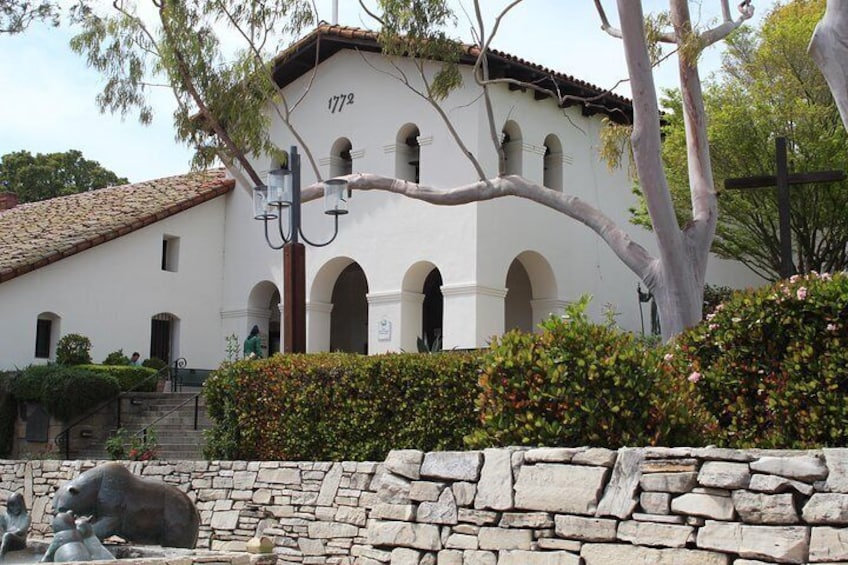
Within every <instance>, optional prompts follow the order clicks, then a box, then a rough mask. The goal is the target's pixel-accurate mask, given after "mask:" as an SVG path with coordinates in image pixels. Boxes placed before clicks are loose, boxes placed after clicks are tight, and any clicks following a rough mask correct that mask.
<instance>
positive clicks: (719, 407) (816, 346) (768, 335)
mask: <svg viewBox="0 0 848 565" xmlns="http://www.w3.org/2000/svg"><path fill="white" fill-rule="evenodd" d="M672 362H673V364H674V367H675V369H676V371H677V375H678V379H689V380H690V381H691V382H693V383H695V384H696V386H695V390H696V391H697V393H698V395H699V397H700V400H701V402H702V403H703V405H704V406H705V407H706V408H707V410H709V412H710V413H711V414H712V415H713V416H714V418H715V419H716V420H717V421H718V426H717V427H716V428H715V436H714V437H713V438H712V440H713V441H714V442H716V443H719V444H721V445H732V446H735V447H753V446H757V447H780V448H808V447H817V446H826V445H846V444H848V403H846V402H845V395H846V393H848V276H846V275H845V274H837V275H833V276H830V275H820V276H819V275H816V274H811V275H807V276H795V277H792V278H791V279H789V280H787V281H781V282H778V283H776V284H774V285H771V286H767V287H764V288H761V289H757V290H752V291H746V292H739V293H735V294H734V295H733V296H732V297H731V298H730V299H729V300H728V301H727V302H725V303H724V304H723V305H721V306H719V307H717V309H716V310H715V312H714V313H713V314H711V315H708V316H707V320H706V321H704V322H703V323H701V324H700V325H698V326H697V327H695V328H692V329H691V330H689V331H687V332H685V333H684V334H682V335H680V336H679V337H678V338H677V339H676V340H675V344H674V359H673V361H672Z"/></svg>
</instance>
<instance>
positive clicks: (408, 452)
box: [383, 449, 424, 480]
mask: <svg viewBox="0 0 848 565" xmlns="http://www.w3.org/2000/svg"><path fill="white" fill-rule="evenodd" d="M423 460H424V452H423V451H419V450H418V449H393V450H391V451H389V454H388V455H387V456H386V461H385V462H384V463H383V465H385V467H386V469H387V470H389V471H391V472H392V473H394V474H396V475H400V476H401V477H406V478H407V479H413V480H417V479H418V478H419V477H420V476H421V473H420V471H421V462H422V461H423Z"/></svg>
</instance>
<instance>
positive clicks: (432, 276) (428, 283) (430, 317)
mask: <svg viewBox="0 0 848 565" xmlns="http://www.w3.org/2000/svg"><path fill="white" fill-rule="evenodd" d="M421 292H422V293H423V294H424V302H423V303H422V304H421V322H422V323H421V326H422V327H421V335H422V336H423V338H424V340H425V342H426V344H427V345H428V346H429V347H430V348H431V349H432V348H433V346H434V344H438V348H439V349H441V342H442V328H443V327H444V326H443V324H444V303H445V299H444V297H443V296H442V273H440V272H439V269H433V270H432V271H430V273H429V274H428V275H427V278H426V279H424V288H423V289H422V291H421Z"/></svg>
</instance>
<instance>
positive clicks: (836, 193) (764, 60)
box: [663, 0, 848, 279]
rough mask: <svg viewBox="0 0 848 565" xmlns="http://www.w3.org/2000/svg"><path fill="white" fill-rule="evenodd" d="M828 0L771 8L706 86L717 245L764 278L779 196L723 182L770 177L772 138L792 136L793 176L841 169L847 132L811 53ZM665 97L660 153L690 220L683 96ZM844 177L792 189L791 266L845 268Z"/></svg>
mask: <svg viewBox="0 0 848 565" xmlns="http://www.w3.org/2000/svg"><path fill="white" fill-rule="evenodd" d="M824 8H825V1H824V0H795V1H793V2H790V3H788V4H782V5H778V6H777V7H775V8H774V9H773V10H772V11H771V12H770V13H769V14H768V15H767V16H766V17H765V18H764V20H763V23H762V25H761V27H760V28H759V29H757V30H753V29H744V30H740V31H739V32H737V33H736V34H734V35H733V36H731V37H730V38H729V39H728V44H727V49H726V50H725V54H724V57H723V64H722V68H721V69H720V71H719V72H718V73H716V74H715V75H714V76H713V77H712V78H711V80H709V81H708V82H707V83H706V88H705V100H706V110H707V114H708V116H709V124H708V134H709V139H710V150H711V153H712V157H713V162H714V167H713V172H714V177H715V183H716V190H718V191H719V192H720V196H719V199H718V200H719V212H720V213H719V219H718V225H717V231H716V239H715V241H714V244H713V250H714V251H715V252H716V253H718V254H719V255H721V256H724V257H729V258H732V259H736V260H739V261H741V262H743V263H744V264H746V265H747V266H748V267H750V268H751V269H752V270H753V271H754V272H756V273H757V274H759V275H760V276H762V277H764V278H767V279H776V278H778V277H779V273H780V271H781V260H780V244H779V243H780V238H779V234H778V231H779V230H778V226H777V218H778V210H777V193H776V191H775V190H774V189H767V188H766V189H760V190H725V191H722V190H721V188H722V187H723V185H724V181H725V179H727V178H733V177H750V176H758V175H764V174H770V173H771V172H772V171H773V170H774V167H775V153H774V138H775V137H780V136H782V137H786V138H788V140H789V141H790V144H789V161H790V162H791V164H792V167H793V169H794V172H810V171H822V170H831V169H844V168H845V166H846V162H845V156H846V155H848V132H846V131H845V128H844V127H843V126H842V123H841V121H840V117H839V112H838V110H837V108H836V106H835V105H834V103H833V98H832V96H831V94H830V92H829V90H828V86H827V84H826V82H825V79H824V77H822V75H821V74H820V73H819V71H818V70H817V69H816V67H815V64H814V62H813V60H812V59H811V58H810V57H808V56H807V53H806V51H807V44H808V43H809V38H810V36H811V35H812V33H813V28H814V27H815V26H816V23H817V22H818V20H819V19H820V18H821V17H822V14H823V13H824ZM668 94H669V95H668V96H667V97H666V98H665V100H664V101H663V106H664V110H665V120H664V121H665V124H666V125H665V127H664V133H665V139H664V143H663V157H664V160H665V163H666V167H667V170H668V173H669V178H670V180H671V186H672V196H673V198H674V201H675V205H676V208H677V210H678V216H679V218H680V221H681V222H682V223H685V222H686V221H688V217H687V215H686V211H687V210H688V190H687V187H686V179H687V164H686V140H685V136H684V125H683V119H682V109H681V104H682V101H681V98H680V95H679V92H671V93H668ZM846 208H848V183H845V182H841V183H828V184H818V185H808V186H805V187H803V188H801V187H799V188H795V189H793V195H792V205H791V220H792V221H791V224H792V239H793V243H794V253H793V255H794V262H795V264H796V265H797V268H798V270H799V271H800V272H808V271H810V270H817V271H822V272H831V271H839V270H843V269H845V268H848V223H846V222H845V217H844V215H845V209H846Z"/></svg>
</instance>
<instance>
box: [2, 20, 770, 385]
mask: <svg viewBox="0 0 848 565" xmlns="http://www.w3.org/2000/svg"><path fill="white" fill-rule="evenodd" d="M470 61H472V59H471V57H469V58H468V60H467V61H466V62H470ZM316 64H317V65H318V70H317V72H314V65H316ZM489 64H490V66H491V72H492V76H507V77H515V78H519V79H522V80H526V81H532V80H539V81H547V84H548V85H550V86H554V84H553V83H555V86H556V87H557V88H559V89H560V91H562V92H564V93H571V94H574V95H576V96H581V97H588V96H599V98H597V100H595V102H594V103H591V104H580V103H576V104H574V105H571V106H569V107H565V108H563V107H559V105H558V104H557V102H556V101H555V100H553V99H551V98H544V97H542V96H539V95H536V94H534V92H532V91H522V90H521V89H514V88H510V87H509V86H508V85H506V84H504V85H502V86H498V87H497V88H496V89H495V90H494V92H493V96H492V102H493V106H494V114H495V121H496V123H497V124H498V127H499V128H500V129H501V131H502V136H503V140H504V147H505V150H506V154H507V166H508V172H514V173H520V174H522V175H524V176H525V177H527V178H529V179H531V180H534V181H536V182H538V183H542V184H544V185H545V186H547V187H549V188H551V189H553V190H562V191H566V192H568V193H572V194H575V195H577V196H579V197H581V198H583V199H584V200H586V201H588V202H589V203H591V204H593V205H595V206H598V207H599V208H601V209H602V210H603V211H604V212H605V213H606V214H607V215H608V216H610V217H611V218H612V219H614V220H615V221H617V222H620V223H621V224H625V225H626V224H627V223H628V215H629V213H628V207H630V206H632V205H633V204H634V202H633V197H632V195H631V191H630V188H631V182H630V180H629V179H628V178H627V174H626V170H613V171H611V170H609V169H608V168H607V165H606V164H605V163H604V162H603V161H601V160H600V159H599V156H598V147H599V144H600V139H599V132H600V130H601V123H602V118H604V117H605V116H609V117H610V118H612V119H619V120H620V119H622V118H623V119H628V118H627V117H628V116H629V115H630V113H631V110H630V105H629V101H628V100H626V99H624V98H621V97H618V96H615V95H610V94H603V93H602V91H601V90H600V89H599V88H597V87H594V86H592V85H590V84H587V83H585V82H582V81H580V80H578V79H575V78H573V77H570V76H567V75H564V74H559V73H556V72H553V71H551V70H548V69H545V68H542V67H539V66H537V65H534V64H532V63H529V62H527V61H524V60H521V59H518V58H515V57H513V56H510V55H508V54H505V53H500V52H494V53H493V54H492V55H491V56H490V57H489ZM393 65H397V67H398V68H401V69H407V70H411V62H410V61H408V60H403V59H396V60H393V61H389V60H388V59H387V58H386V57H384V56H383V55H382V54H381V53H380V50H379V47H378V44H377V42H376V35H375V34H374V33H372V32H368V31H363V30H358V29H353V28H348V27H341V26H330V25H322V26H320V27H318V28H317V29H316V30H315V31H313V32H312V33H311V34H310V35H308V36H307V37H305V38H303V39H302V40H301V41H299V42H298V43H296V44H295V45H294V46H293V47H292V48H290V49H289V50H288V51H287V52H286V53H285V54H283V55H281V56H280V57H279V58H278V67H277V70H276V75H275V76H276V77H278V80H279V82H280V85H281V86H282V87H283V88H284V91H285V93H286V95H287V96H288V97H290V98H292V99H296V98H299V97H300V96H301V95H302V94H303V93H304V92H306V91H307V89H308V92H307V94H306V97H305V99H304V100H303V102H302V103H301V105H300V106H299V107H298V108H297V110H296V112H295V113H294V115H293V116H292V121H293V123H294V124H295V126H296V127H297V128H298V130H299V132H300V133H301V135H302V137H303V141H304V143H305V144H306V145H307V146H308V148H309V149H310V150H311V152H312V154H313V156H314V158H315V161H316V162H317V164H318V166H319V168H320V169H321V173H322V175H323V176H324V178H331V177H335V176H339V175H343V174H347V173H350V172H357V171H361V172H373V173H377V174H381V175H386V176H396V177H399V178H404V179H407V180H413V181H420V182H421V183H423V184H426V185H429V186H434V187H445V188H447V187H452V186H456V185H459V184H465V183H468V182H471V181H474V180H476V177H477V175H476V173H475V170H474V168H473V167H472V165H471V164H470V162H469V161H468V160H467V159H466V158H465V157H464V156H463V155H462V153H461V151H460V150H459V149H458V147H457V144H456V142H455V140H454V138H453V137H452V136H451V134H450V133H449V131H448V129H447V127H446V125H445V123H444V122H443V121H442V120H441V118H440V117H439V116H438V115H437V114H436V113H435V112H434V111H433V109H432V108H431V107H430V106H429V105H428V104H427V102H426V101H424V100H423V99H422V98H420V97H419V96H417V95H416V94H415V93H413V92H412V91H411V90H409V89H408V88H407V87H406V86H404V85H403V84H401V83H400V82H399V81H398V80H396V79H395V78H393V77H392V76H390V74H389V73H391V72H392V71H394V70H395V67H394V66H393ZM464 67H465V68H464V69H463V77H464V86H463V87H462V88H460V89H458V90H457V91H455V92H453V93H452V94H451V95H450V96H449V98H448V99H447V100H445V101H444V103H443V106H444V107H445V108H446V110H447V113H448V115H449V117H450V119H451V121H452V123H453V124H454V127H455V128H456V130H457V131H458V133H459V134H460V135H461V137H462V139H463V140H464V142H465V144H466V145H467V146H468V148H469V149H470V150H471V151H472V152H473V153H474V154H475V155H476V156H477V157H478V159H479V161H480V162H481V164H482V165H483V167H484V168H485V170H486V173H487V174H488V175H490V176H494V175H495V174H496V172H497V152H496V150H495V148H494V147H493V143H492V140H491V135H490V133H489V126H488V123H489V122H488V119H487V114H486V110H485V107H484V103H483V99H482V97H481V96H480V89H479V87H478V86H477V85H476V84H475V83H474V80H473V78H472V77H471V73H470V71H471V69H470V65H464ZM342 100H343V101H344V104H343V105H342V104H341V103H340V101H342ZM334 102H335V103H334ZM273 115H274V114H272V116H273ZM275 120H276V118H272V128H273V129H272V137H273V140H274V141H275V143H276V144H277V145H278V146H279V147H282V148H286V149H288V147H289V146H291V145H296V143H295V139H294V136H293V135H292V133H291V132H290V131H289V130H288V128H287V127H286V126H284V125H283V124H282V123H280V122H279V121H278V120H277V121H275ZM300 152H301V154H303V153H304V150H303V148H301V150H300ZM303 164H304V166H303V168H302V169H303V184H304V186H306V185H308V184H310V183H312V182H315V180H316V179H315V175H314V173H313V171H312V169H311V168H310V167H309V166H308V165H307V159H306V158H304V159H303ZM254 165H255V168H256V169H257V170H258V171H261V172H262V173H265V172H267V171H269V170H271V169H274V168H276V166H277V165H278V164H277V163H274V162H272V161H271V159H270V158H264V157H260V158H257V159H256V160H255V162H254ZM235 173H236V174H234V175H230V174H228V173H227V172H226V171H223V170H218V171H207V172H202V173H193V174H188V175H185V176H180V177H172V178H165V179H159V180H153V181H148V182H142V183H136V184H132V185H127V186H119V187H110V188H105V189H101V190H96V191H92V192H87V193H83V194H77V195H72V196H67V197H62V198H56V199H53V200H50V201H46V202H38V203H32V204H20V205H15V202H14V199H12V198H9V197H8V196H7V197H6V198H4V199H2V200H0V370H2V369H11V368H14V367H23V366H26V365H28V364H31V363H37V362H46V361H49V360H52V359H54V358H55V349H56V342H57V340H58V339H59V337H61V336H62V335H65V334H68V333H78V334H83V335H85V336H87V337H89V338H90V339H91V341H92V343H93V348H92V357H93V358H94V360H95V361H96V362H100V361H102V360H103V358H104V357H105V356H106V355H107V354H108V353H109V352H112V351H115V350H118V349H123V350H124V352H125V353H127V354H128V353H130V352H132V351H139V352H141V354H142V356H143V357H148V356H156V357H160V358H163V359H165V360H166V361H172V360H174V359H176V358H178V357H184V358H185V359H186V360H187V362H188V364H189V366H192V367H199V368H214V367H216V366H217V365H218V364H219V363H220V362H221V361H222V360H224V359H225V358H226V350H225V344H226V338H227V336H230V335H232V334H235V335H237V336H238V337H239V342H241V341H242V340H243V339H244V338H245V337H246V336H247V333H248V331H249V329H250V328H251V327H252V326H253V325H254V324H257V325H258V326H259V327H260V329H261V331H262V336H263V338H264V340H265V342H266V347H267V349H268V352H269V353H273V352H276V351H279V349H280V342H281V330H280V327H281V324H280V318H281V316H280V303H281V299H280V296H281V292H282V291H283V275H282V258H281V252H279V251H274V250H272V249H271V248H270V247H269V246H268V245H267V244H266V243H265V236H264V233H263V225H262V222H259V221H256V220H254V219H253V204H252V189H253V187H252V186H250V185H249V184H248V183H246V182H242V181H241V179H242V175H240V174H238V172H237V171H235ZM332 225H333V222H332V219H331V218H330V217H329V216H326V215H324V214H323V204H322V202H320V201H316V202H312V203H308V204H306V205H304V217H303V230H304V232H305V233H306V235H307V237H309V238H310V239H312V240H317V241H322V240H325V239H327V238H328V237H329V236H330V235H331V234H332ZM630 231H631V233H632V234H633V236H634V239H635V240H637V241H639V242H640V243H641V244H643V245H645V246H646V247H647V248H648V249H653V245H652V244H651V241H652V239H653V238H652V237H651V235H650V234H648V233H646V232H641V231H640V230H639V228H636V227H631V228H630ZM271 237H272V238H273V237H274V233H273V232H272V234H271ZM708 281H709V282H711V283H713V284H722V285H732V286H737V287H738V286H746V285H750V284H757V283H758V280H757V279H756V278H755V277H754V276H753V275H752V274H750V272H748V271H747V270H746V269H745V268H744V267H742V266H741V265H740V264H736V263H731V262H726V261H720V260H718V259H717V258H713V259H712V261H711V267H710V270H709V275H708ZM637 282H638V281H637V278H636V276H635V275H634V274H632V273H631V272H630V271H629V270H628V269H627V268H626V267H625V266H624V265H623V264H622V263H621V262H620V261H619V260H618V259H617V258H616V257H615V256H614V255H613V253H612V252H611V251H610V250H609V249H607V247H606V244H604V243H603V242H602V241H601V239H600V238H598V237H597V236H596V235H595V234H594V232H592V231H591V230H589V229H588V228H586V227H585V226H583V225H582V224H580V223H578V222H576V221H573V220H571V219H568V218H566V217H565V216H563V215H561V214H559V213H556V212H554V211H552V210H549V209H547V208H544V207H542V206H540V205H538V204H535V203H532V202H529V201H524V200H521V199H518V198H512V197H510V198H504V199H499V200H495V201H489V202H483V203H476V204H467V205H462V206H454V207H440V206H433V205H430V204H426V203H422V202H418V201H414V200H411V199H408V198H404V197H402V196H398V195H392V194H388V193H380V192H376V191H369V192H362V193H360V192H357V193H355V194H353V195H352V197H351V198H350V201H349V214H347V215H345V216H342V217H341V218H340V228H339V235H338V237H337V238H336V240H335V241H333V243H331V244H330V245H328V246H326V247H320V248H312V247H308V248H307V251H306V318H307V350H308V351H349V352H359V353H369V354H374V353H381V352H386V351H400V350H404V351H415V350H416V340H417V338H418V337H420V336H424V335H426V336H428V338H429V339H430V340H432V339H433V338H434V337H435V336H436V335H441V337H442V339H443V347H444V348H445V349H451V348H476V347H483V346H485V345H486V344H487V343H488V341H489V340H490V338H491V337H492V336H494V335H498V334H501V333H503V332H504V331H505V330H508V329H511V328H521V329H524V330H531V329H532V328H533V327H534V326H535V325H536V324H537V323H538V322H539V321H541V320H542V319H544V318H545V317H547V316H548V315H550V314H551V313H555V314H557V313H561V312H562V309H563V307H564V306H565V305H566V304H567V303H568V302H569V301H572V300H575V299H577V298H579V297H580V296H581V295H583V294H587V293H588V294H591V295H593V296H594V299H593V302H592V313H593V315H594V316H596V317H598V318H600V315H601V314H600V313H601V310H602V309H603V308H604V307H605V305H611V306H612V308H614V310H615V311H616V312H617V313H618V317H617V321H618V323H619V324H620V325H621V326H622V327H624V328H627V329H631V330H635V331H638V330H639V329H640V328H641V321H640V306H639V303H638V301H637V293H636V286H637ZM645 316H646V318H647V316H648V313H647V310H646V312H645ZM646 322H647V320H646Z"/></svg>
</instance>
